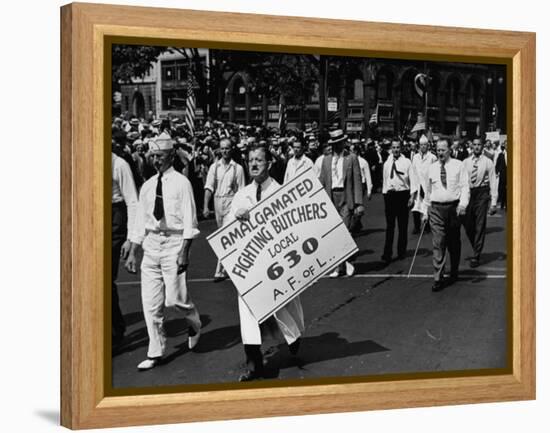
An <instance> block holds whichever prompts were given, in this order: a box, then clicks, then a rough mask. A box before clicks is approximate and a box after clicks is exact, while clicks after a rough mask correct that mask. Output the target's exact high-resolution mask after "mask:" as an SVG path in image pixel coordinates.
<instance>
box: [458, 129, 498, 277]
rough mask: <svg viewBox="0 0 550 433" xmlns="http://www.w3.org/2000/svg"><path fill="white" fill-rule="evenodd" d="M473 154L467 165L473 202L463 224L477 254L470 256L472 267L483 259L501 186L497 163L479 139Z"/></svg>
mask: <svg viewBox="0 0 550 433" xmlns="http://www.w3.org/2000/svg"><path fill="white" fill-rule="evenodd" d="M472 150H473V153H472V155H470V156H469V157H468V158H466V159H465V160H464V166H465V167H466V171H467V172H468V179H469V180H470V202H469V203H468V207H467V208H466V215H464V219H463V224H464V228H465V229H466V235H467V236H468V239H469V240H470V243H471V244H472V249H473V250H474V255H473V257H472V258H471V259H470V267H472V268H477V267H478V266H479V258H480V256H481V250H483V244H484V243H485V232H486V229H487V211H488V210H489V205H490V210H489V213H490V214H491V215H493V214H494V213H495V212H496V206H497V198H498V188H497V177H496V174H495V165H494V164H493V161H491V160H490V159H489V158H487V157H486V156H485V155H483V144H482V143H481V140H480V139H478V138H476V139H475V140H474V141H473V144H472Z"/></svg>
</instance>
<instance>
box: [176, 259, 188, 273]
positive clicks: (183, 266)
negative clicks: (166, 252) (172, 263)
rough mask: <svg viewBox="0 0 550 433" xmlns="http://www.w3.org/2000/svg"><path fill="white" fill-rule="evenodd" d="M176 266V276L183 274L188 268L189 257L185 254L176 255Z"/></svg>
mask: <svg viewBox="0 0 550 433" xmlns="http://www.w3.org/2000/svg"><path fill="white" fill-rule="evenodd" d="M176 263H177V265H178V275H179V274H182V273H184V272H185V271H186V270H187V267H188V266H189V257H188V256H187V254H178V259H177V260H176Z"/></svg>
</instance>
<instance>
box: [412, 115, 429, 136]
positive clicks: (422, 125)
mask: <svg viewBox="0 0 550 433" xmlns="http://www.w3.org/2000/svg"><path fill="white" fill-rule="evenodd" d="M425 129H426V118H425V117H424V116H423V115H422V114H421V113H418V117H417V119H416V123H415V124H414V126H413V128H412V129H411V133H413V132H417V131H423V130H425Z"/></svg>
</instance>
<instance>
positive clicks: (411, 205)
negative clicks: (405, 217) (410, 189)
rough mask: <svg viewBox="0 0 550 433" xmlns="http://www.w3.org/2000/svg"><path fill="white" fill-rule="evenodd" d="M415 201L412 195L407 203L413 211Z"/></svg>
mask: <svg viewBox="0 0 550 433" xmlns="http://www.w3.org/2000/svg"><path fill="white" fill-rule="evenodd" d="M414 200H415V196H414V195H411V196H410V197H409V201H408V203H407V206H409V209H412V208H413V206H414Z"/></svg>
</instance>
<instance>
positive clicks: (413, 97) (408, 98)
mask: <svg viewBox="0 0 550 433" xmlns="http://www.w3.org/2000/svg"><path fill="white" fill-rule="evenodd" d="M416 74H417V73H416V72H415V71H413V70H409V71H407V72H406V73H405V75H403V79H402V81H401V97H402V101H403V104H405V105H417V104H418V103H419V101H420V96H419V95H418V93H416V90H415V88H414V77H416Z"/></svg>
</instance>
